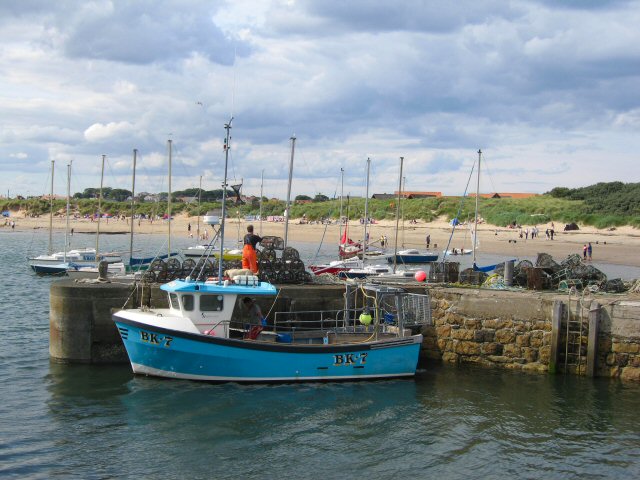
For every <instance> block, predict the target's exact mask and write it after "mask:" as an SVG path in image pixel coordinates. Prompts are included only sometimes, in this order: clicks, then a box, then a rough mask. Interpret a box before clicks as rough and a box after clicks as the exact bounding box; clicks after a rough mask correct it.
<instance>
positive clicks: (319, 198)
mask: <svg viewBox="0 0 640 480" xmlns="http://www.w3.org/2000/svg"><path fill="white" fill-rule="evenodd" d="M313 201H314V202H328V201H329V197H327V196H326V195H323V194H321V193H319V194H317V195H316V196H315V197H313Z"/></svg>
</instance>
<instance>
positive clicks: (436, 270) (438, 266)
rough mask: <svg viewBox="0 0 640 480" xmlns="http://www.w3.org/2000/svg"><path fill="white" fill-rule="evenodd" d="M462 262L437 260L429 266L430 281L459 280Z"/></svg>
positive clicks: (446, 281) (445, 281)
mask: <svg viewBox="0 0 640 480" xmlns="http://www.w3.org/2000/svg"><path fill="white" fill-rule="evenodd" d="M459 270H460V262H437V263H432V264H431V266H430V267H429V281H430V282H434V283H448V282H457V281H458V272H459Z"/></svg>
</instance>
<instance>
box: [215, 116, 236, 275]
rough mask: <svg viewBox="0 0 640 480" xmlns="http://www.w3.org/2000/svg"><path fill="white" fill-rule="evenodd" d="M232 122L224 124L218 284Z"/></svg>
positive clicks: (219, 268) (222, 245)
mask: <svg viewBox="0 0 640 480" xmlns="http://www.w3.org/2000/svg"><path fill="white" fill-rule="evenodd" d="M231 122H233V117H231V118H230V119H229V122H228V123H225V124H224V129H225V130H226V131H227V135H226V137H225V140H224V180H223V181H222V213H221V217H222V218H220V258H219V259H218V285H220V284H222V259H223V257H224V217H225V214H226V211H227V169H228V167H229V150H230V149H231V144H230V138H231V137H230V134H231Z"/></svg>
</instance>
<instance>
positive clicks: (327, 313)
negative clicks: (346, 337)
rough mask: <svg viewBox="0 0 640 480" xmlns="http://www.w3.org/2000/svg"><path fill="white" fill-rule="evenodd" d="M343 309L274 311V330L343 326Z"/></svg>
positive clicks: (329, 328)
mask: <svg viewBox="0 0 640 480" xmlns="http://www.w3.org/2000/svg"><path fill="white" fill-rule="evenodd" d="M346 324H347V322H345V315H344V310H302V311H293V312H275V314H274V320H273V330H274V331H276V332H277V331H290V330H294V329H295V330H298V331H304V330H307V331H311V330H315V331H317V330H320V331H325V330H335V329H337V328H341V327H344V326H345V325H346Z"/></svg>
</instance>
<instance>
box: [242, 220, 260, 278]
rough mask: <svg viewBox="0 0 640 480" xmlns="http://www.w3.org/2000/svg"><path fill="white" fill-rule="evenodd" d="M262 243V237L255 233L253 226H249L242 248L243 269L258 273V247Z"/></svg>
mask: <svg viewBox="0 0 640 480" xmlns="http://www.w3.org/2000/svg"><path fill="white" fill-rule="evenodd" d="M261 241H262V237H260V236H258V235H255V234H254V233H253V225H249V226H247V234H246V235H245V236H244V247H243V248H242V268H245V269H248V270H251V271H252V272H253V273H258V255H257V254H256V245H258V243H260V242H261Z"/></svg>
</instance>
